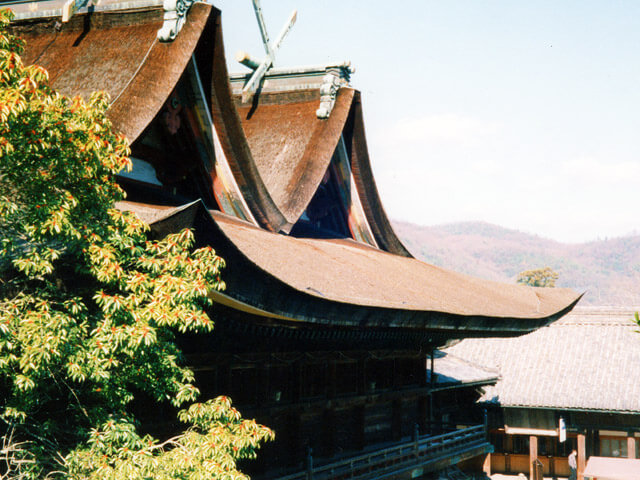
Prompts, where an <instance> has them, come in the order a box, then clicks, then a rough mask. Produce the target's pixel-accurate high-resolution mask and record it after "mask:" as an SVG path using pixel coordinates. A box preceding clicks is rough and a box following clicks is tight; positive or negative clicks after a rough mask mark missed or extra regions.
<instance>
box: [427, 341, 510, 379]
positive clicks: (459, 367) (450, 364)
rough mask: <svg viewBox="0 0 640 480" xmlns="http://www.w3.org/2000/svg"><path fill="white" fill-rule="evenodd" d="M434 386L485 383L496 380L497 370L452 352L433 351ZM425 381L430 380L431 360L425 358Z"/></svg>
mask: <svg viewBox="0 0 640 480" xmlns="http://www.w3.org/2000/svg"><path fill="white" fill-rule="evenodd" d="M433 363H434V365H433V367H434V370H435V378H434V381H435V387H436V388H447V387H457V386H464V385H467V386H468V385H487V384H493V383H495V382H496V381H497V380H498V371H497V370H496V369H489V368H483V367H479V366H478V365H475V364H473V363H471V362H468V361H467V360H465V359H463V358H460V357H456V356H455V355H453V354H452V353H447V352H443V351H442V350H436V351H435V358H434V362H433ZM427 381H428V382H431V362H430V361H429V359H427Z"/></svg>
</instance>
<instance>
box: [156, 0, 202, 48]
mask: <svg viewBox="0 0 640 480" xmlns="http://www.w3.org/2000/svg"><path fill="white" fill-rule="evenodd" d="M194 3H195V0H164V3H163V5H162V8H163V9H164V23H163V24H162V27H160V29H159V30H158V40H160V41H161V42H171V41H173V40H175V38H176V37H177V36H178V33H180V30H181V29H182V27H183V26H184V24H185V23H186V21H187V12H188V11H189V9H190V8H191V5H193V4H194Z"/></svg>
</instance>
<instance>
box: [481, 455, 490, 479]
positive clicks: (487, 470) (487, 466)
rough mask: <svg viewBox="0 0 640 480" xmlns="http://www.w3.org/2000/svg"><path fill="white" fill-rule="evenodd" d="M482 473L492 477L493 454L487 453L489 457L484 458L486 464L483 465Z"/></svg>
mask: <svg viewBox="0 0 640 480" xmlns="http://www.w3.org/2000/svg"><path fill="white" fill-rule="evenodd" d="M482 471H483V472H484V474H485V475H486V476H487V477H490V476H491V454H490V453H487V456H486V457H484V462H483V463H482Z"/></svg>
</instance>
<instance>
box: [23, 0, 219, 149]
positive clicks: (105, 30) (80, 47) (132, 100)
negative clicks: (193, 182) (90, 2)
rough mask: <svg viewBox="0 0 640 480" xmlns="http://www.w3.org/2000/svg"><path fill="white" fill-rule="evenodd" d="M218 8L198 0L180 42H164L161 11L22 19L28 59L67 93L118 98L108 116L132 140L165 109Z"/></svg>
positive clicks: (25, 60)
mask: <svg viewBox="0 0 640 480" xmlns="http://www.w3.org/2000/svg"><path fill="white" fill-rule="evenodd" d="M211 11H212V8H211V7H210V6H207V5H205V4H200V3H198V4H195V5H194V6H193V8H192V9H191V11H190V12H189V21H188V22H186V24H185V25H184V28H183V29H182V31H181V32H180V34H179V35H178V37H177V38H176V39H175V40H174V41H173V42H167V43H161V42H159V41H158V40H157V37H156V35H157V31H158V29H159V28H160V27H161V26H162V9H158V8H154V9H146V10H142V11H132V12H128V13H122V12H99V13H88V14H84V15H77V16H74V17H73V18H72V19H71V21H70V22H68V23H66V24H63V25H62V27H59V28H60V30H59V31H58V27H57V26H56V22H57V21H58V20H57V19H56V18H53V19H47V20H44V21H43V20H40V21H36V22H28V23H22V24H19V25H17V26H16V27H15V31H16V33H17V34H19V35H20V36H21V37H22V38H24V39H25V40H26V42H27V48H26V50H25V52H24V54H23V61H24V62H25V63H37V64H38V65H41V66H42V67H44V68H46V69H47V71H48V72H49V78H50V82H51V85H52V87H53V88H54V89H55V90H56V91H58V92H60V93H62V94H64V95H68V96H76V95H81V96H83V97H88V96H89V95H90V94H91V93H92V92H94V91H96V90H103V91H106V92H107V93H108V94H109V95H110V97H111V102H112V104H111V108H110V110H109V117H110V118H111V121H112V122H113V124H114V126H115V128H116V129H117V130H118V131H120V132H121V133H122V134H124V135H125V136H126V137H127V138H128V139H129V141H131V142H133V141H134V140H135V139H136V138H137V137H138V136H139V135H140V133H142V131H143V130H144V128H145V127H146V126H147V125H148V124H149V123H150V122H151V120H152V119H153V118H154V117H155V115H156V114H157V113H158V111H159V110H160V108H161V107H162V105H163V104H164V102H165V101H166V99H167V97H168V96H169V94H170V93H171V91H172V90H173V89H174V87H175V86H176V84H177V82H178V80H179V79H180V76H181V75H182V73H183V71H184V69H185V67H186V65H187V62H188V61H189V59H190V58H191V55H192V54H193V52H194V50H195V48H196V45H197V43H198V40H199V39H200V36H201V34H202V31H203V29H204V27H205V25H206V23H207V20H208V19H209V16H210V15H211Z"/></svg>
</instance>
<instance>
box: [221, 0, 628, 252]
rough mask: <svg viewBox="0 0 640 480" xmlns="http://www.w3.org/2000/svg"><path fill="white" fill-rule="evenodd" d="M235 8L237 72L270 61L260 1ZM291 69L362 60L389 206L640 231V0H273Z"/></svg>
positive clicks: (273, 25)
mask: <svg viewBox="0 0 640 480" xmlns="http://www.w3.org/2000/svg"><path fill="white" fill-rule="evenodd" d="M212 3H214V4H215V5H216V6H217V7H218V8H220V9H221V10H222V27H223V35H224V41H225V48H226V53H227V59H228V64H229V69H230V71H232V72H236V71H243V70H244V67H243V66H242V65H240V64H237V63H236V62H235V60H234V55H235V53H236V51H238V50H245V51H248V52H249V53H250V54H251V55H252V56H254V57H260V58H261V57H262V56H263V55H264V48H263V46H262V41H261V37H260V33H259V30H258V25H257V22H256V19H255V15H254V13H253V7H252V3H251V0H213V2H212ZM261 5H262V9H263V11H264V15H265V20H266V24H267V29H268V31H269V35H270V36H271V38H274V37H275V36H277V34H278V32H279V31H280V29H281V28H282V25H283V24H284V23H285V20H286V19H287V18H288V16H289V14H290V13H291V11H292V10H294V9H297V10H298V19H297V22H296V25H295V26H294V27H293V29H292V30H291V32H290V33H289V36H288V37H287V38H286V39H285V41H284V43H283V45H282V47H281V49H280V50H279V51H278V53H277V54H276V65H277V66H279V67H288V66H299V65H309V64H325V63H328V62H332V61H343V60H350V61H351V62H352V64H353V66H354V67H355V68H356V72H355V74H354V75H352V77H351V83H352V85H353V87H355V88H357V89H358V90H360V91H361V92H362V100H363V109H364V120H365V128H366V134H367V143H368V147H369V154H370V158H371V162H372V167H373V170H374V174H375V176H376V182H377V186H378V190H379V192H380V195H381V197H382V201H383V204H384V206H385V209H386V211H387V213H388V215H389V216H390V217H391V218H392V219H394V220H405V221H410V222H413V223H416V224H419V225H437V224H443V223H451V222H458V221H486V222H490V223H494V224H497V225H501V226H503V227H507V228H512V229H517V230H521V231H524V232H528V233H533V234H536V235H539V236H542V237H547V238H551V239H554V240H558V241H562V242H571V243H577V242H586V241H592V240H597V239H605V238H612V237H617V236H622V235H626V234H631V233H636V232H640V215H638V204H640V202H639V201H638V200H639V198H640V195H639V194H638V188H639V187H640V28H638V22H639V21H640V2H637V1H616V0H608V1H590V0H581V1H573V0H564V1H557V0H553V1H544V0H538V1H535V2H531V1H524V0H523V1H516V0H503V1H492V0H483V1H477V0H467V1H463V0H440V1H433V0H418V1H413V0H404V1H401V2H381V1H377V0H368V1H364V0H342V1H333V0H331V1H329V0H327V1H321V0H315V1H311V0H305V1H294V0H261Z"/></svg>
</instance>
